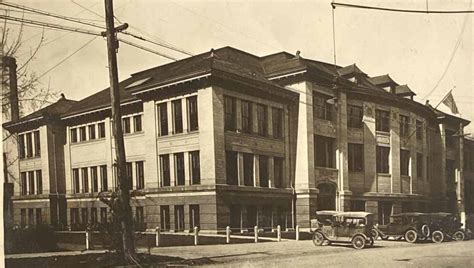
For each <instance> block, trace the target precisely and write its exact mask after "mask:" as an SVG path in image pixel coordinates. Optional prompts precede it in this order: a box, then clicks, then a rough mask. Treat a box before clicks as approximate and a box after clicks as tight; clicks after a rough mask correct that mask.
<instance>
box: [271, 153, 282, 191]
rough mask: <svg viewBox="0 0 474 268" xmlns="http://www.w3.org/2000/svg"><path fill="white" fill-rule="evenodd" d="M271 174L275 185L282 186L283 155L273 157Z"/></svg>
mask: <svg viewBox="0 0 474 268" xmlns="http://www.w3.org/2000/svg"><path fill="white" fill-rule="evenodd" d="M273 174H274V175H273V176H274V181H275V187H276V188H281V187H283V157H274V158H273Z"/></svg>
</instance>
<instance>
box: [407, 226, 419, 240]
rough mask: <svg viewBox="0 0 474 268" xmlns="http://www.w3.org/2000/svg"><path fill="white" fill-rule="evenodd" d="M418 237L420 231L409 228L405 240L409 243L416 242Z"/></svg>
mask: <svg viewBox="0 0 474 268" xmlns="http://www.w3.org/2000/svg"><path fill="white" fill-rule="evenodd" d="M417 239H418V233H417V232H416V231H415V230H411V229H410V230H408V231H406V233H405V241H407V242H408V243H415V242H416V240H417Z"/></svg>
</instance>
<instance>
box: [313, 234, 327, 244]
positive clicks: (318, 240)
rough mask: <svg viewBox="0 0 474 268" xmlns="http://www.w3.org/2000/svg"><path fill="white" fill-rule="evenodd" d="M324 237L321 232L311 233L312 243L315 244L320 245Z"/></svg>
mask: <svg viewBox="0 0 474 268" xmlns="http://www.w3.org/2000/svg"><path fill="white" fill-rule="evenodd" d="M325 240H326V239H324V235H323V234H322V233H321V232H318V231H316V232H314V234H313V244H314V245H315V246H322V245H323V244H324V241H325Z"/></svg>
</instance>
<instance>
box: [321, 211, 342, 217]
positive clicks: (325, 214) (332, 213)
mask: <svg viewBox="0 0 474 268" xmlns="http://www.w3.org/2000/svg"><path fill="white" fill-rule="evenodd" d="M338 213H339V212H338V211H335V210H320V211H316V216H332V215H336V214H338Z"/></svg>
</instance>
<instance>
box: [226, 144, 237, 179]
mask: <svg viewBox="0 0 474 268" xmlns="http://www.w3.org/2000/svg"><path fill="white" fill-rule="evenodd" d="M225 159H226V160H225V164H226V180H227V184H229V185H237V184H238V182H239V174H238V168H237V152H232V151H226V158H225Z"/></svg>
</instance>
